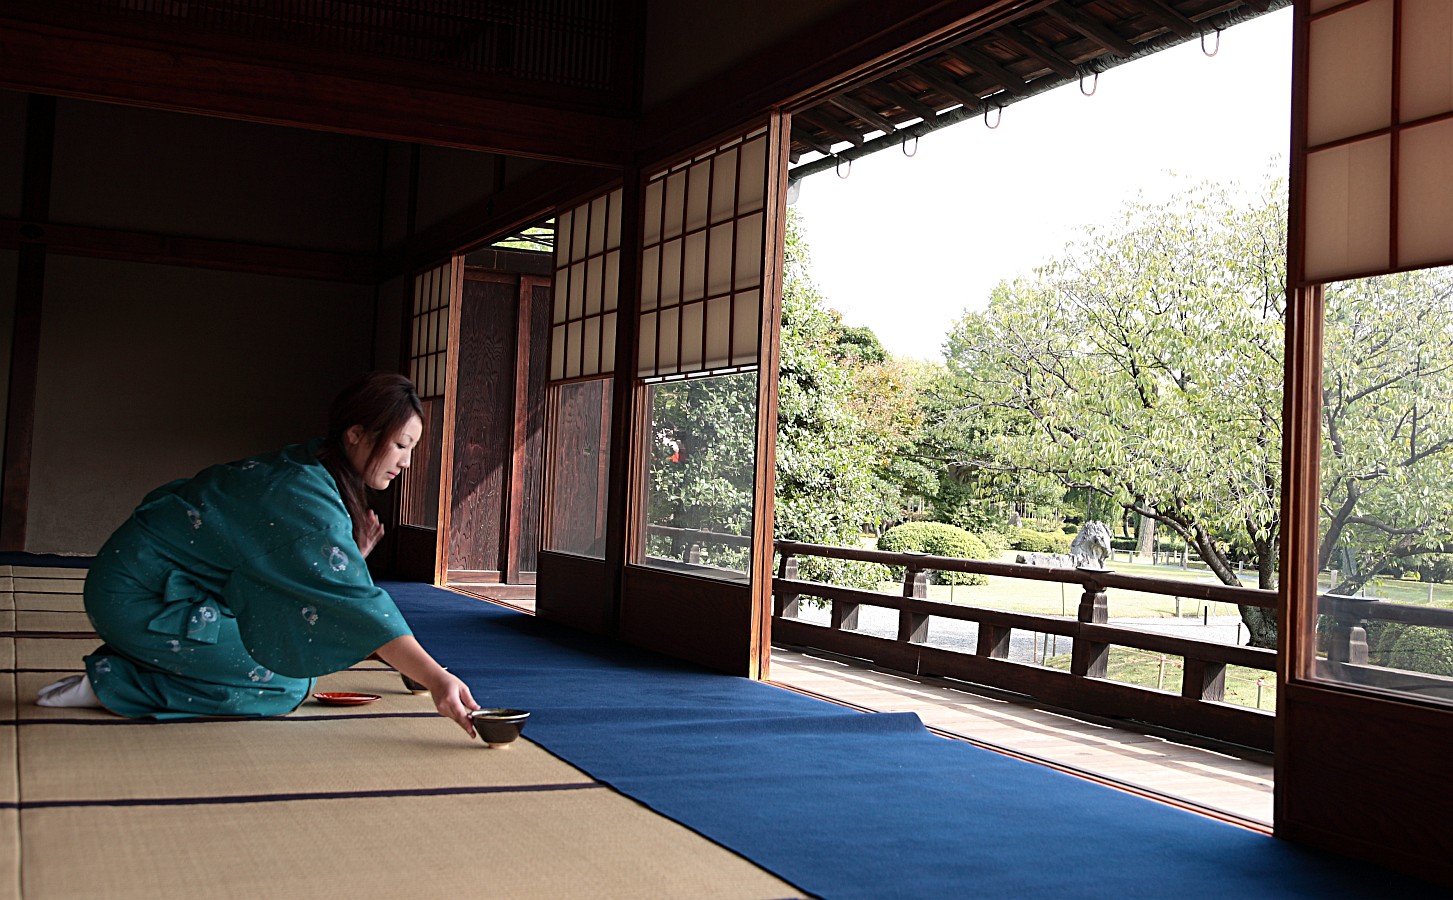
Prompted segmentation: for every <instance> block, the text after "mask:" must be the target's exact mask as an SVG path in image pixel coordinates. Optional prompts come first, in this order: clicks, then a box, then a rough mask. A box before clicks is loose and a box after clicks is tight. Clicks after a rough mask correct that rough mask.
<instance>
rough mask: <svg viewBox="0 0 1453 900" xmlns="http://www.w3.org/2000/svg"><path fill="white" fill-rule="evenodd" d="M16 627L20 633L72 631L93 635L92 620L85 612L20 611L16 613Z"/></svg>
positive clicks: (22, 609)
mask: <svg viewBox="0 0 1453 900" xmlns="http://www.w3.org/2000/svg"><path fill="white" fill-rule="evenodd" d="M15 627H16V628H17V629H19V630H20V631H70V632H77V633H83V634H93V633H94V632H93V631H92V629H91V620H90V619H89V618H87V617H86V614H85V613H84V612H80V611H76V612H70V611H66V612H57V611H54V610H43V611H36V610H29V609H24V608H21V609H18V610H16V611H15Z"/></svg>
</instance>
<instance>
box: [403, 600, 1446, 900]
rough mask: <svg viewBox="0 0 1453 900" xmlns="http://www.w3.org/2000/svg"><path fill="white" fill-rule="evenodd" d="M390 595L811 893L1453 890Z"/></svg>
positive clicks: (805, 704) (482, 671) (613, 646)
mask: <svg viewBox="0 0 1453 900" xmlns="http://www.w3.org/2000/svg"><path fill="white" fill-rule="evenodd" d="M384 587H385V588H386V589H387V590H388V591H389V592H390V593H391V594H392V595H393V596H394V599H395V600H396V601H397V602H398V604H399V606H400V608H401V609H402V610H403V612H404V615H405V616H406V617H407V618H408V620H409V622H410V624H411V625H412V626H413V628H414V631H415V634H416V635H417V636H418V638H419V640H420V642H421V643H423V645H424V646H425V647H426V648H427V649H428V650H429V652H430V653H432V654H433V655H434V656H435V657H436V658H438V659H439V661H440V662H441V663H443V664H444V665H447V666H449V667H450V671H452V672H454V673H455V674H458V675H459V676H460V677H462V678H464V680H465V681H466V682H467V683H469V684H470V686H471V689H472V690H473V692H474V696H475V699H476V700H478V701H479V702H480V703H481V704H483V705H485V706H505V707H515V708H519V709H526V710H530V711H531V717H530V720H529V724H528V727H527V730H526V734H527V735H528V737H529V738H530V739H531V740H533V741H534V742H536V743H537V744H539V745H541V746H542V747H544V748H545V749H547V750H549V751H550V752H551V753H553V754H555V755H556V756H559V757H560V758H562V759H564V760H565V761H566V762H569V763H571V764H572V765H574V766H576V767H577V768H579V769H581V770H583V771H585V772H586V773H587V774H589V775H590V776H591V777H593V778H595V779H597V780H599V781H602V782H605V783H607V784H609V785H611V786H612V787H614V788H616V789H617V790H618V791H620V792H621V793H624V794H626V795H627V796H630V797H632V798H634V799H635V800H637V801H639V802H641V803H643V804H645V805H646V806H648V807H650V808H651V809H653V810H655V811H657V812H659V813H661V814H662V815H665V816H667V817H669V818H671V819H674V820H675V821H677V822H680V823H681V824H683V825H685V826H687V827H688V828H690V829H692V830H694V831H696V832H698V833H700V834H702V835H704V836H705V837H707V838H709V839H711V840H713V841H715V842H716V843H718V844H721V845H722V846H725V847H727V848H729V849H731V850H733V851H735V852H737V853H739V854H740V855H742V856H744V857H746V858H747V859H749V860H751V861H752V862H754V863H756V864H757V865H759V866H761V867H763V868H765V869H767V870H769V871H771V872H774V873H775V874H777V875H778V876H780V877H781V878H783V879H784V880H786V881H788V882H791V883H792V884H794V885H796V886H798V887H800V888H802V889H803V890H805V891H807V892H809V893H812V894H815V895H817V896H821V897H832V898H893V897H904V898H908V897H913V898H921V897H950V896H953V897H958V896H963V895H964V894H966V893H969V892H972V893H974V894H978V895H981V896H995V897H997V896H1011V895H1013V896H1049V895H1053V896H1055V897H1057V898H1064V897H1127V896H1128V897H1164V896H1170V895H1174V896H1176V897H1178V898H1191V897H1207V898H1210V897H1218V898H1220V897H1227V896H1236V897H1349V896H1367V895H1370V894H1376V895H1386V894H1388V893H1389V892H1392V891H1396V892H1397V893H1398V894H1399V895H1401V896H1405V897H1415V896H1446V892H1444V891H1442V890H1440V889H1436V888H1433V887H1431V886H1430V885H1427V884H1425V883H1423V882H1420V881H1416V880H1413V879H1410V878H1407V877H1405V876H1403V875H1401V874H1398V873H1395V872H1392V871H1390V870H1386V869H1381V868H1378V867H1375V866H1369V865H1364V864H1361V863H1358V862H1355V861H1351V860H1347V859H1344V858H1341V857H1337V856H1333V855H1331V854H1325V853H1321V852H1317V851H1313V850H1310V849H1307V848H1304V847H1300V846H1297V845H1294V844H1291V843H1289V842H1286V841H1282V840H1278V839H1275V838H1271V837H1268V836H1266V835H1262V834H1258V833H1256V832H1252V831H1248V830H1246V829H1243V828H1238V827H1236V826H1234V825H1229V824H1227V823H1224V822H1220V821H1217V820H1214V819H1210V818H1207V817H1204V816H1199V815H1196V814H1194V813H1190V812H1187V811H1185V810H1181V809H1177V808H1175V807H1171V806H1168V805H1165V804H1161V803H1157V802H1154V801H1152V800H1147V799H1145V798H1142V797H1137V796H1134V795H1132V794H1128V793H1125V792H1122V791H1117V790H1114V789H1112V788H1109V787H1105V786H1103V785H1099V784H1095V783H1092V782H1089V781H1085V780H1083V779H1079V778H1075V777H1073V776H1071V775H1067V774H1064V773H1062V772H1058V771H1055V770H1053V769H1049V768H1046V767H1043V766H1038V765H1034V764H1032V763H1028V762H1024V761H1021V760H1017V759H1013V758H1010V757H1006V756H1003V755H1000V754H996V753H993V752H990V751H987V750H983V749H981V748H978V747H975V746H973V745H972V744H969V743H966V742H963V741H954V740H949V739H946V738H942V737H938V736H936V735H934V734H932V733H931V732H929V731H928V730H927V729H925V728H924V727H923V724H922V723H921V722H920V721H919V719H918V717H917V716H915V715H912V714H890V713H860V712H855V711H852V710H848V709H846V708H844V707H840V706H837V705H836V704H832V703H828V702H826V701H822V700H817V699H814V698H810V697H806V696H803V695H801V694H797V693H794V692H792V691H788V690H785V689H782V688H777V687H774V686H772V685H768V684H764V683H761V682H756V681H751V680H749V679H745V678H735V677H731V676H726V675H721V674H717V673H713V672H710V671H707V670H705V669H701V668H697V667H694V666H691V665H689V664H686V663H681V662H677V661H674V660H670V659H667V658H665V657H662V656H658V655H655V654H651V653H647V652H644V651H640V650H636V649H634V648H630V647H627V646H625V645H622V644H619V643H616V642H612V641H608V640H603V639H600V638H596V637H594V636H590V635H587V634H584V633H581V632H577V631H573V630H570V629H566V628H563V627H560V626H556V625H553V624H551V623H548V622H543V621H540V620H537V619H535V618H533V617H531V616H528V615H525V614H522V613H517V612H513V611H509V610H504V609H501V608H500V607H497V606H494V605H492V604H489V603H485V602H483V601H479V600H474V599H471V598H468V597H463V596H460V595H458V594H455V593H452V592H450V591H445V590H441V589H438V588H433V587H429V586H426V585H420V584H404V583H389V584H385V585H384ZM1329 789H1331V787H1330V786H1329Z"/></svg>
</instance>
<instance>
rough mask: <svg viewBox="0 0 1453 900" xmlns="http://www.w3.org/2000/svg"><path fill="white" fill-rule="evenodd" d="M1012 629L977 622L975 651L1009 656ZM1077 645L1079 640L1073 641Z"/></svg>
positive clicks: (998, 656)
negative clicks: (977, 630) (977, 643)
mask: <svg viewBox="0 0 1453 900" xmlns="http://www.w3.org/2000/svg"><path fill="white" fill-rule="evenodd" d="M1012 631H1013V629H1010V628H1004V627H1001V626H999V625H990V624H989V623H988V622H980V623H979V647H978V650H977V651H976V652H977V653H978V655H979V656H987V657H990V658H992V659H1008V658H1009V637H1010V635H1011V633H1012ZM1075 643H1076V645H1077V646H1078V644H1079V642H1078V641H1076V642H1075Z"/></svg>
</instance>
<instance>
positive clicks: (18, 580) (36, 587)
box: [12, 569, 85, 594]
mask: <svg viewBox="0 0 1453 900" xmlns="http://www.w3.org/2000/svg"><path fill="white" fill-rule="evenodd" d="M57 571H62V572H81V573H82V576H81V577H80V578H57V577H49V576H46V577H40V578H36V577H32V576H27V575H16V576H15V586H14V587H13V588H12V590H13V591H15V593H17V594H79V593H81V591H82V586H83V585H84V584H85V573H84V571H83V570H81V569H59V570H57Z"/></svg>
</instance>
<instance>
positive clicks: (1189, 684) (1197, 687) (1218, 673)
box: [1181, 656, 1226, 700]
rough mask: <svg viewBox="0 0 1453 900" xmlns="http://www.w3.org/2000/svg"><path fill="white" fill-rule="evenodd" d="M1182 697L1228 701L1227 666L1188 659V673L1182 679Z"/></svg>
mask: <svg viewBox="0 0 1453 900" xmlns="http://www.w3.org/2000/svg"><path fill="white" fill-rule="evenodd" d="M1181 696H1182V697H1190V698H1191V699H1192V700H1224V699H1226V665H1225V664H1224V663H1212V662H1206V661H1205V660H1204V659H1194V658H1192V657H1189V656H1188V657H1186V672H1185V676H1184V677H1183V678H1182V679H1181Z"/></svg>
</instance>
